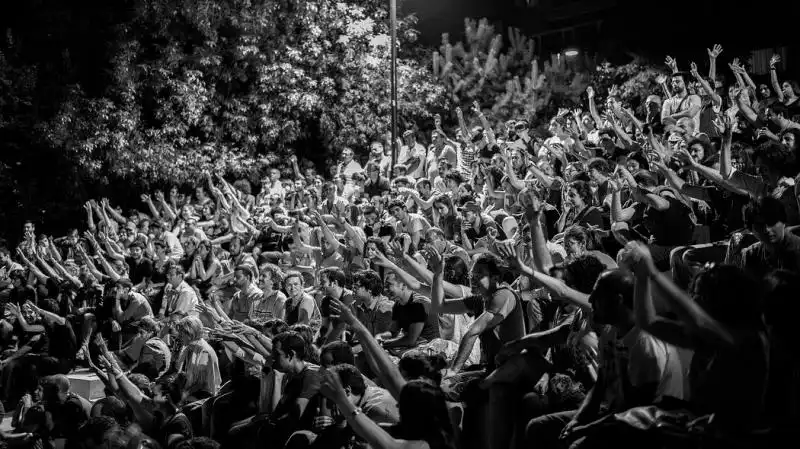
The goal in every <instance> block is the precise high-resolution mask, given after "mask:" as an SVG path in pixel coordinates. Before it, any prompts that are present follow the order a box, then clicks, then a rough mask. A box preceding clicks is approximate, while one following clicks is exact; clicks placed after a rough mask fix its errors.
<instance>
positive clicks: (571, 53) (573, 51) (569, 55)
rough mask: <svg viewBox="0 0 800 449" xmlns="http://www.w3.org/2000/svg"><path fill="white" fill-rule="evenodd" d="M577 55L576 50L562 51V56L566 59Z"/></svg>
mask: <svg viewBox="0 0 800 449" xmlns="http://www.w3.org/2000/svg"><path fill="white" fill-rule="evenodd" d="M578 53H579V52H578V50H577V49H576V48H568V49H566V50H564V56H566V57H568V58H574V57H575V56H578Z"/></svg>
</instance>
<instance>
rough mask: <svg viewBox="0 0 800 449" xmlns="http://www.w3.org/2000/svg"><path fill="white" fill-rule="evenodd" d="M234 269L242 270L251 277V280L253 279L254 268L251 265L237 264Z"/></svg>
mask: <svg viewBox="0 0 800 449" xmlns="http://www.w3.org/2000/svg"><path fill="white" fill-rule="evenodd" d="M234 271H241V272H242V273H244V275H245V276H247V277H248V278H250V280H251V281H252V280H253V269H252V268H250V265H244V264H243V265H237V266H236V269H235V270H234Z"/></svg>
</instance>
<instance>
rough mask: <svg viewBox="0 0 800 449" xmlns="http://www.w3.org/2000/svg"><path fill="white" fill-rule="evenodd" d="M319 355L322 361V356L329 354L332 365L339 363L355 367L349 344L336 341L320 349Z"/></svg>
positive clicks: (354, 359)
mask: <svg viewBox="0 0 800 449" xmlns="http://www.w3.org/2000/svg"><path fill="white" fill-rule="evenodd" d="M319 354H320V360H322V355H323V354H330V355H331V358H332V359H333V364H334V365H338V364H340V363H349V364H350V365H355V363H356V356H355V354H354V353H353V348H352V347H351V346H350V344H349V343H347V342H346V341H342V340H336V341H332V342H330V343H326V344H324V345H323V346H322V348H320V350H319Z"/></svg>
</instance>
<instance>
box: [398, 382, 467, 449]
mask: <svg viewBox="0 0 800 449" xmlns="http://www.w3.org/2000/svg"><path fill="white" fill-rule="evenodd" d="M397 405H398V409H399V411H400V424H399V426H398V432H399V434H400V435H401V438H403V439H405V440H422V441H426V442H428V444H430V445H431V447H452V445H453V426H452V424H451V421H450V415H449V412H448V410H447V402H446V400H445V395H444V392H442V389H441V388H440V387H439V386H438V385H435V384H433V382H431V381H429V380H412V381H410V382H408V383H406V385H405V386H404V387H403V389H402V390H401V391H400V397H399V398H398V401H397Z"/></svg>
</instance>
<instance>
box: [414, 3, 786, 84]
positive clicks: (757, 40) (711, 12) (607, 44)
mask: <svg viewBox="0 0 800 449" xmlns="http://www.w3.org/2000/svg"><path fill="white" fill-rule="evenodd" d="M542 1H543V2H547V1H553V2H557V3H562V4H563V3H569V2H570V1H574V0H542ZM587 1H590V2H593V1H603V0H587ZM514 3H515V1H514V0H403V1H402V3H401V4H402V11H403V12H415V13H417V15H418V17H419V18H420V22H419V24H418V28H419V29H420V31H421V35H422V39H423V41H424V42H426V43H430V44H434V45H435V44H438V43H439V42H440V41H441V33H442V32H445V31H446V32H450V33H451V36H454V38H455V37H456V36H458V35H459V34H460V33H461V32H463V20H464V18H465V17H487V18H489V19H490V20H491V21H492V22H493V23H495V24H500V23H502V24H504V25H505V26H508V25H513V26H516V27H518V28H520V29H522V30H523V31H526V32H527V33H536V32H539V31H541V30H542V28H544V27H546V26H547V25H546V24H547V18H546V17H541V16H542V14H537V13H536V10H535V9H528V8H519V7H516V6H515V5H514ZM616 3H617V6H615V7H613V8H612V9H611V10H609V11H606V12H605V13H602V15H603V18H604V20H605V22H604V25H603V29H602V37H601V39H600V42H596V41H594V40H593V41H592V42H576V43H575V45H576V46H586V45H592V46H594V45H601V52H602V53H603V54H604V56H606V57H610V59H611V60H612V61H613V60H615V59H616V60H619V59H621V60H622V61H621V62H625V59H629V58H627V57H626V56H625V51H626V50H627V51H632V52H634V53H637V54H640V55H643V56H648V57H651V58H653V59H654V60H658V61H661V60H663V57H664V55H666V54H671V55H673V56H675V57H677V58H679V59H683V60H685V59H688V58H691V59H698V58H703V57H705V56H706V52H705V48H706V47H710V46H711V45H713V44H714V43H720V44H722V45H723V47H725V49H726V52H725V56H727V57H728V60H730V58H732V57H733V56H741V55H743V54H746V53H747V52H749V51H750V50H754V49H759V48H768V47H779V46H782V45H794V43H795V41H797V37H796V33H797V31H796V30H797V21H798V19H799V18H800V2H797V1H791V0H783V1H780V0H762V1H759V2H744V1H730V0H728V1H722V0H692V1H689V0H673V1H669V2H660V1H659V2H656V1H649V0H639V1H636V0H617V1H616ZM576 20H579V21H582V20H583V19H576ZM503 28H504V27H503ZM497 31H503V32H505V30H504V29H503V30H501V29H497ZM796 54H798V57H796V59H798V60H800V51H796ZM732 55H733V56H732ZM698 61H699V59H698ZM615 62H619V61H615ZM799 65H800V64H798V63H797V62H794V63H791V64H790V66H791V68H793V69H795V70H794V71H795V72H797V69H800V66H799Z"/></svg>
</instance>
